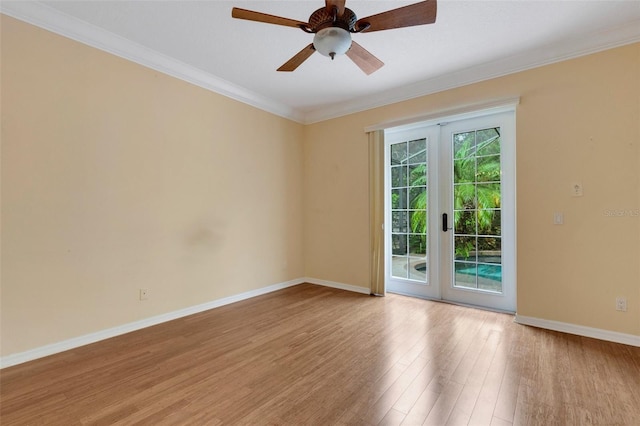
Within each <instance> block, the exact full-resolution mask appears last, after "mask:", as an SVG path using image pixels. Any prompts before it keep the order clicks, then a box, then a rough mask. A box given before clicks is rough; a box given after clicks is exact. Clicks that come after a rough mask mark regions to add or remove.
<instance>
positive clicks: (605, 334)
mask: <svg viewBox="0 0 640 426" xmlns="http://www.w3.org/2000/svg"><path fill="white" fill-rule="evenodd" d="M515 322H516V323H518V324H523V325H530V326H533V327H538V328H546V329H547V330H553V331H561V332H563V333H569V334H575V335H577V336H583V337H592V338H594V339H600V340H606V341H609V342H615V343H622V344H624V345H630V346H638V347H640V336H636V335H635V334H626V333H619V332H617V331H609V330H603V329H600V328H592V327H585V326H583V325H576V324H570V323H566V322H560V321H552V320H546V319H541V318H534V317H526V316H523V315H517V314H516V318H515Z"/></svg>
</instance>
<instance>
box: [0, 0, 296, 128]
mask: <svg viewBox="0 0 640 426" xmlns="http://www.w3.org/2000/svg"><path fill="white" fill-rule="evenodd" d="M0 12H1V13H3V14H5V15H8V16H11V17H12V18H15V19H18V20H20V21H24V22H27V23H29V24H32V25H35V26H37V27H40V28H43V29H45V30H48V31H51V32H53V33H56V34H59V35H61V36H64V37H67V38H70V39H72V40H75V41H77V42H80V43H83V44H86V45H89V46H91V47H95V48H96V49H99V50H102V51H105V52H108V53H111V54H113V55H115V56H119V57H121V58H124V59H126V60H129V61H131V62H135V63H137V64H139V65H142V66H145V67H147V68H151V69H153V70H155V71H158V72H161V73H163V74H167V75H170V76H172V77H175V78H178V79H180V80H183V81H186V82H188V83H191V84H194V85H196V86H199V87H202V88H203V89H207V90H209V91H212V92H215V93H218V94H220V95H223V96H226V97H228V98H231V99H234V100H236V101H239V102H242V103H244V104H248V105H251V106H253V107H256V108H259V109H261V110H264V111H267V112H270V113H272V114H275V115H278V116H280V117H284V118H287V119H289V120H293V121H296V122H299V123H302V122H303V121H304V120H303V119H304V117H303V115H302V114H300V113H299V112H297V111H296V110H295V109H293V108H291V107H289V106H287V105H284V104H281V103H278V102H275V101H273V100H271V99H268V98H266V97H263V96H260V95H258V94H256V93H254V92H252V91H249V90H247V89H245V88H243V87H240V86H238V85H235V84H233V83H231V82H229V81H226V80H224V79H221V78H218V77H216V76H214V75H212V74H210V73H207V72H205V71H202V70H201V69H198V68H195V67H193V66H191V65H188V64H185V63H183V62H180V61H178V60H176V59H174V58H171V57H169V56H167V55H163V54H162V53H159V52H156V51H155V50H152V49H149V48H146V47H144V46H142V45H140V44H137V43H134V42H132V41H131V40H128V39H126V38H124V37H121V36H118V35H116V34H113V33H111V32H109V31H106V30H104V29H102V28H99V27H97V26H95V25H92V24H89V23H87V22H85V21H82V20H79V19H76V18H74V17H72V16H69V15H67V14H64V13H62V12H59V11H57V10H55V9H53V8H51V7H49V6H47V5H45V4H42V3H38V2H32V1H23V2H19V1H8V2H7V1H4V2H2V3H0Z"/></svg>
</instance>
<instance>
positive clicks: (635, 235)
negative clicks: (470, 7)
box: [304, 44, 640, 335]
mask: <svg viewBox="0 0 640 426" xmlns="http://www.w3.org/2000/svg"><path fill="white" fill-rule="evenodd" d="M511 96H520V97H521V103H520V105H519V106H518V109H517V123H516V127H517V160H516V163H517V172H516V173H517V228H518V234H517V253H518V262H517V288H518V313H519V314H520V315H523V316H530V317H536V318H542V319H547V320H555V321H562V322H567V323H573V324H578V325H583V326H588V327H595V328H601V329H606V330H613V331H618V332H622V333H630V334H635V335H640V270H639V268H638V264H639V263H640V217H638V216H626V217H608V216H606V211H608V210H637V209H640V191H639V190H640V148H639V146H640V126H639V122H640V44H635V45H630V46H626V47H622V48H617V49H613V50H609V51H605V52H601V53H598V54H594V55H590V56H586V57H582V58H578V59H574V60H570V61H565V62H562V63H557V64H553V65H549V66H545V67H540V68H537V69H533V70H529V71H526V72H520V73H517V74H513V75H510V76H506V77H502V78H497V79H493V80H490V81H486V82H482V83H477V84H473V85H469V86H465V87H461V88H458V89H455V90H447V91H444V92H441V93H437V94H434V95H430V96H424V97H421V98H417V99H413V100H409V101H405V102H401V103H398V104H395V105H390V106H386V107H382V108H376V109H372V110H369V111H365V112H362V113H357V114H353V115H350V116H347V117H342V118H337V119H334V120H330V121H325V122H321V123H318V124H314V125H310V126H307V127H306V128H305V147H304V164H305V173H306V174H305V178H306V180H305V193H306V194H307V197H306V198H305V210H304V211H305V220H304V229H305V270H306V272H307V276H310V277H314V278H319V279H325V280H331V281H337V282H344V283H349V284H352V285H358V286H362V287H368V285H369V284H368V283H369V257H368V253H369V251H368V229H369V228H368V227H369V224H368V186H367V172H366V171H367V161H368V156H367V137H366V135H365V133H364V130H363V129H364V127H365V126H370V125H374V124H377V123H382V122H386V121H390V120H398V119H402V118H404V117H410V116H416V115H420V114H428V113H430V112H435V111H439V110H444V109H448V108H454V107H459V106H464V105H467V104H472V103H476V102H486V101H489V100H492V99H497V98H504V97H511ZM573 181H581V182H582V184H583V186H584V196H583V197H581V198H573V197H571V196H570V184H571V183H572V182H573ZM554 211H562V212H564V215H565V224H564V225H562V226H554V225H552V218H553V212H554ZM616 296H626V297H627V299H628V311H627V312H626V313H622V312H616V311H615V310H614V308H615V298H616Z"/></svg>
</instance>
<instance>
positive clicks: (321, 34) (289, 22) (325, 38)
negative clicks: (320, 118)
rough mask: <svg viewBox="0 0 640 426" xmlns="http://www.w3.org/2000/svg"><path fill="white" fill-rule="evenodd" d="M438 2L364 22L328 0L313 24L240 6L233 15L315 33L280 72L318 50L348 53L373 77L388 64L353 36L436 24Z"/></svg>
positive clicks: (339, 3)
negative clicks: (373, 74) (357, 41)
mask: <svg viewBox="0 0 640 426" xmlns="http://www.w3.org/2000/svg"><path fill="white" fill-rule="evenodd" d="M436 1H437V0H426V1H421V2H419V3H414V4H410V5H408V6H404V7H399V8H397V9H392V10H388V11H386V12H382V13H378V14H377V15H372V16H368V17H366V18H361V19H358V17H357V16H356V14H355V13H354V12H353V11H352V10H351V9H348V8H346V7H345V3H346V0H325V7H322V8H320V9H318V10H316V11H315V12H313V13H312V14H311V16H310V17H309V22H302V21H297V20H295V19H289V18H282V17H279V16H274V15H268V14H266V13H262V12H254V11H252V10H247V9H240V8H238V7H234V8H233V10H232V11H231V16H232V17H234V18H238V19H246V20H249V21H257V22H264V23H267V24H275V25H284V26H287V27H296V28H300V29H301V30H302V31H304V32H306V33H310V34H315V36H314V37H313V43H311V44H309V45H308V46H306V47H305V48H304V49H302V50H301V51H300V52H298V53H297V54H296V55H294V56H293V58H291V59H289V60H288V61H287V62H285V63H284V64H283V65H282V66H281V67H280V68H278V71H293V70H295V69H296V68H298V67H299V66H300V64H302V63H303V62H304V61H306V60H307V59H308V58H309V57H310V56H311V55H312V54H313V52H315V51H318V52H320V53H321V54H322V55H324V56H328V57H330V58H331V59H333V58H335V56H336V55H342V54H346V55H347V56H348V57H349V58H350V59H351V60H352V61H353V62H354V63H355V64H356V65H357V66H358V67H360V69H361V70H362V71H364V72H365V73H366V74H367V75H369V74H371V73H373V72H375V71H377V70H378V69H380V67H382V66H383V65H384V63H383V62H382V61H381V60H380V59H378V58H376V57H375V56H373V55H372V54H371V53H369V51H368V50H366V49H365V48H364V47H362V46H360V45H359V44H358V43H356V42H355V41H352V40H351V34H352V33H364V32H372V31H381V30H390V29H394V28H403V27H412V26H414V25H424V24H433V23H434V22H435V21H436V11H437V3H436Z"/></svg>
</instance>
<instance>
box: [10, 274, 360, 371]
mask: <svg viewBox="0 0 640 426" xmlns="http://www.w3.org/2000/svg"><path fill="white" fill-rule="evenodd" d="M302 283H310V284H317V285H321V286H325V287H332V288H338V289H342V290H347V291H353V292H356V293H362V294H369V289H367V288H364V287H358V286H354V285H349V284H342V283H337V282H333V281H325V280H319V279H316V278H297V279H295V280H291V281H286V282H283V283H278V284H273V285H270V286H267V287H262V288H259V289H256V290H251V291H247V292H244V293H240V294H236V295H233V296H229V297H224V298H222V299H217V300H212V301H211V302H207V303H203V304H200V305H195V306H190V307H188V308H184V309H180V310H177V311H173V312H168V313H166V314H161V315H156V316H153V317H150V318H145V319H142V320H139V321H134V322H130V323H128V324H123V325H120V326H117V327H113V328H108V329H106V330H101V331H97V332H95V333H90V334H85V335H84V336H79V337H74V338H71V339H67V340H63V341H61V342H57V343H52V344H49V345H45V346H41V347H39V348H35V349H31V350H28V351H24V352H19V353H16V354H11V355H7V356H4V357H0V368H6V367H11V366H13V365H18V364H22V363H24V362H28V361H33V360H35V359H38V358H43V357H45V356H49V355H53V354H57V353H59V352H64V351H68V350H70V349H74V348H78V347H80V346H84V345H88V344H90V343H95V342H99V341H100V340H105V339H110V338H111V337H115V336H119V335H121V334H125V333H130V332H132V331H136V330H141V329H143V328H146V327H151V326H153V325H157V324H160V323H163V322H167V321H172V320H174V319H178V318H182V317H186V316H188V315H193V314H197V313H200V312H204V311H208V310H209V309H214V308H217V307H220V306H224V305H229V304H231V303H235V302H240V301H241V300H246V299H250V298H252V297H256V296H261V295H263V294H267V293H271V292H273V291H277V290H282V289H285V288H288V287H293V286H295V285H298V284H302Z"/></svg>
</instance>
